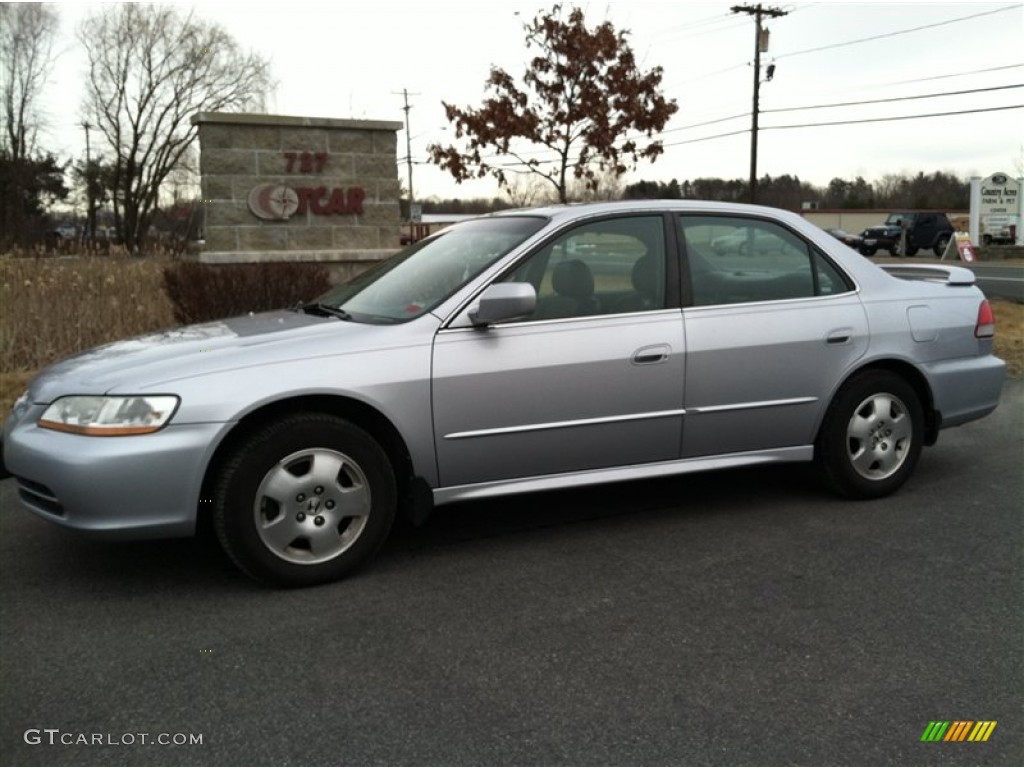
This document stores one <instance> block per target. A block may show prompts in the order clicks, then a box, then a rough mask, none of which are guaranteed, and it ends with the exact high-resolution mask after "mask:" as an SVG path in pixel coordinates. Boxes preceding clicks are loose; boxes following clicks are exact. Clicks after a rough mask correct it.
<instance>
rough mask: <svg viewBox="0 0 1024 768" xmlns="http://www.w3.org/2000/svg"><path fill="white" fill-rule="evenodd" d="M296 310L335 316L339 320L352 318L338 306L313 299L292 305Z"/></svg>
mask: <svg viewBox="0 0 1024 768" xmlns="http://www.w3.org/2000/svg"><path fill="white" fill-rule="evenodd" d="M292 310H294V311H296V312H305V313H306V314H307V315H321V316H323V317H336V318H338V319H339V320H349V321H350V320H352V315H350V314H349V313H348V312H346V311H345V310H344V309H341V308H340V307H332V306H331V305H330V304H324V303H323V302H319V301H314V302H311V303H309V304H302V303H299V304H296V305H295V306H293V307H292Z"/></svg>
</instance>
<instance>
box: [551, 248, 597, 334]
mask: <svg viewBox="0 0 1024 768" xmlns="http://www.w3.org/2000/svg"><path fill="white" fill-rule="evenodd" d="M551 284H552V287H553V288H554V289H555V294H556V295H555V296H554V297H552V298H550V299H545V300H544V301H543V302H541V303H540V304H538V306H537V314H536V315H535V316H536V317H537V318H538V319H542V320H552V319H555V318H559V317H586V316H587V315H597V314H600V312H601V304H600V302H599V301H598V300H597V297H596V296H594V275H593V274H592V273H591V272H590V267H588V266H587V265H586V264H584V263H583V262H582V261H580V260H579V259H571V260H569V261H563V262H561V263H559V264H557V265H555V268H554V270H553V271H552V273H551Z"/></svg>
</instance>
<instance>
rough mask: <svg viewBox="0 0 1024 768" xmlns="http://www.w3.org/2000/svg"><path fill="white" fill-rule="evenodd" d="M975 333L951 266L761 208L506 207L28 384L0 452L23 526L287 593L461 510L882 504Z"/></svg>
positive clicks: (977, 385) (962, 380) (970, 287)
mask: <svg viewBox="0 0 1024 768" xmlns="http://www.w3.org/2000/svg"><path fill="white" fill-rule="evenodd" d="M725 236H729V237H731V238H733V239H734V240H735V241H736V242H737V243H740V244H742V246H743V247H736V248H734V249H729V250H728V251H726V252H719V251H716V250H715V249H714V248H713V247H712V245H711V244H712V242H714V241H715V240H716V239H719V242H720V241H721V240H720V238H723V237H725ZM994 326H995V324H994V319H993V315H992V311H991V308H990V307H989V305H988V302H987V301H986V300H985V297H984V295H983V294H982V293H981V291H980V290H978V288H977V287H976V286H975V285H974V276H973V274H972V273H971V272H970V271H969V270H967V269H964V268H962V267H956V266H902V265H901V266H898V267H892V268H888V269H884V268H881V267H879V266H876V265H875V264H873V263H871V262H869V261H868V260H866V259H864V258H862V257H861V256H859V255H858V254H856V253H854V252H853V251H851V250H850V249H849V248H847V247H846V246H844V245H843V244H842V243H839V242H838V241H836V240H835V239H834V238H833V237H831V236H830V235H828V234H827V233H826V232H824V231H822V230H821V229H819V228H817V227H815V226H813V225H811V224H809V223H808V222H806V221H805V220H804V219H802V218H801V217H800V216H798V215H796V214H792V213H788V212H785V211H779V210H774V209H770V208H762V207H753V206H743V205H731V204H714V203H699V202H679V201H674V202H667V201H635V202H620V203H607V204H593V205H578V206H564V207H550V208H538V209H532V210H519V211H511V212H505V213H500V214H496V215H491V216H485V217H481V218H478V219H474V220H471V221H467V222H464V223H460V224H457V225H455V226H452V227H450V228H448V229H446V230H444V231H442V232H439V233H437V234H435V235H434V236H432V237H430V238H428V239H426V240H423V241H421V242H418V243H415V244H414V245H412V246H410V247H408V248H407V249H405V250H404V251H402V252H400V253H399V254H397V255H395V256H393V257H392V258H390V259H388V260H386V261H384V262H381V263H380V264H378V265H377V266H376V267H374V268H373V269H371V270H370V271H368V272H366V273H364V274H362V275H361V276H359V277H357V278H356V279H355V280H353V281H352V282H350V283H348V284H345V285H341V286H339V287H337V288H335V289H333V290H332V291H330V292H329V293H327V294H326V295H324V296H321V297H319V298H316V299H315V300H312V301H310V302H308V303H305V304H301V305H297V306H295V307H293V308H291V309H288V310H281V311H277V312H269V313H265V314H257V315H249V316H244V317H236V318H232V319H226V320H223V321H221V322H215V323H209V324H204V325H194V326H189V327H184V328H177V329H174V330H169V331H166V332H163V333H158V334H154V335H151V336H144V337H141V338H135V339H131V340H127V341H122V342H117V343H114V344H109V345H107V346H104V347H100V348H97V349H93V350H89V351H86V352H83V353H81V354H79V355H77V356H75V357H72V358H70V359H67V360H64V361H63V362H60V363H58V364H56V365H53V366H52V367H50V368H48V369H46V370H45V371H43V372H42V373H41V374H40V375H39V376H38V377H37V378H36V379H35V380H34V381H33V382H32V383H31V385H30V386H29V389H28V391H27V392H26V393H25V394H24V396H23V397H21V398H20V399H19V400H18V402H17V403H16V405H15V406H14V409H13V412H12V413H11V415H10V417H9V418H8V419H7V421H6V425H5V429H4V442H3V457H4V462H5V464H6V467H7V469H8V470H9V472H10V473H11V474H13V475H14V476H15V478H16V482H17V487H18V494H19V497H20V500H21V503H22V504H23V505H24V506H25V507H27V508H28V509H29V510H31V511H32V512H34V513H36V514H38V515H39V516H41V517H44V518H46V519H47V520H51V521H53V522H55V523H58V524H60V525H64V526H67V527H69V528H75V529H79V530H83V531H89V532H93V533H97V534H104V535H107V536H116V537H124V538H143V537H160V536H180V535H190V534H193V533H194V532H195V531H196V528H197V525H198V524H199V523H200V522H201V521H202V520H203V519H204V518H208V519H209V520H210V521H211V522H212V526H213V529H214V530H215V531H216V534H217V536H218V538H219V540H220V542H221V543H222V545H223V547H224V549H225V550H226V552H227V553H228V555H229V556H230V557H231V558H232V559H233V560H234V562H235V563H237V565H238V566H239V567H240V568H241V569H242V570H243V571H245V572H246V573H248V574H249V575H251V576H253V577H255V578H257V579H260V580H262V581H264V582H267V583H269V584H274V585H282V586H301V585H308V584H315V583H320V582H324V581H329V580H333V579H337V578H340V577H341V576H343V575H345V574H347V573H350V572H351V571H352V570H353V569H354V568H356V567H358V566H360V565H362V564H363V563H365V562H366V561H367V560H368V559H369V558H370V557H371V556H372V555H373V553H374V552H375V551H376V550H377V549H378V548H379V547H380V545H381V543H382V542H383V541H384V539H385V538H386V536H387V535H388V532H389V530H390V529H391V526H392V523H393V521H394V520H395V518H396V516H397V515H400V514H405V515H410V516H412V517H413V518H414V519H419V518H422V516H423V515H424V514H425V513H426V512H427V511H428V510H429V509H430V507H431V505H433V504H443V503H447V502H453V501H459V500H464V499H479V498H484V497H488V496H495V495H499V494H512V493H524V492H530V491H538V490H543V489H553V488H567V487H573V486H580V485H589V484H593V483H604V482H611V481H623V480H633V479H638V478H651V477H658V476H663V475H670V474H677V473H685V472H695V471H699V470H706V469H723V468H729V467H740V466H748V465H755V464H766V463H773V462H794V461H812V460H813V461H815V462H816V463H817V464H818V465H819V467H820V470H821V474H822V476H823V477H824V479H825V480H826V481H827V482H828V483H829V484H830V485H831V486H832V487H833V488H834V489H835V490H836V491H837V492H839V493H840V494H843V495H844V496H847V497H850V498H854V499H863V498H876V497H881V496H884V495H886V494H890V493H892V492H893V491H895V490H896V489H897V488H899V487H900V486H901V485H903V483H904V482H905V481H906V480H907V478H908V477H909V476H910V475H911V473H912V472H913V470H914V466H915V465H916V463H917V461H918V458H919V456H920V454H921V449H922V448H923V447H924V446H925V445H930V444H932V443H934V442H935V441H936V439H937V437H938V433H939V431H940V430H941V429H944V428H946V427H954V426H957V425H959V424H963V423H965V422H968V421H971V420H972V419H978V418H981V417H982V416H985V415H986V414H988V413H990V412H991V411H992V410H993V409H994V408H995V407H996V404H997V402H998V400H999V395H1000V391H1001V388H1002V382H1003V375H1004V364H1003V362H1002V361H1001V360H999V359H998V358H996V357H994V356H993V355H992V339H993V335H994V333H995V327H994Z"/></svg>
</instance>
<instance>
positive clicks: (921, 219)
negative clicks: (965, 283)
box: [860, 211, 953, 256]
mask: <svg viewBox="0 0 1024 768" xmlns="http://www.w3.org/2000/svg"><path fill="white" fill-rule="evenodd" d="M903 229H906V232H907V252H906V253H902V252H901V250H900V249H901V244H900V243H901V237H900V235H901V233H902V231H903ZM861 237H863V238H864V242H862V243H861V245H860V252H861V253H863V254H864V255H865V256H874V254H875V253H876V252H877V251H879V250H883V249H884V250H886V251H888V252H889V253H891V254H892V255H893V256H913V255H914V254H915V253H917V252H918V251H919V250H921V249H922V248H931V249H932V252H933V253H934V254H935V255H936V256H941V255H942V254H943V252H944V251H945V250H946V244H947V243H948V242H949V240H950V238H951V237H953V225H952V224H950V223H949V217H947V216H946V214H944V213H936V212H935V211H905V212H903V213H890V214H889V216H888V218H886V220H885V224H882V225H881V226H880V227H868V228H867V229H865V230H864V232H863V233H862V235H861Z"/></svg>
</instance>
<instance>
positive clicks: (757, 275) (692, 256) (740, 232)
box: [680, 216, 850, 306]
mask: <svg viewBox="0 0 1024 768" xmlns="http://www.w3.org/2000/svg"><path fill="white" fill-rule="evenodd" d="M680 224H681V233H682V238H683V242H684V243H685V247H686V258H687V263H688V266H689V283H690V291H691V295H692V300H693V304H694V305H696V306H709V305H714V304H742V303H747V302H757V301H779V300H785V299H802V298H810V297H812V296H825V295H831V294H837V293H845V292H846V291H848V290H850V285H849V283H848V282H847V281H846V279H845V278H844V277H843V276H842V273H840V272H839V270H837V269H836V268H835V267H834V266H832V264H830V263H829V261H828V260H827V259H826V258H825V257H824V256H823V255H822V254H821V253H820V252H818V251H817V250H816V249H815V248H814V247H813V246H811V245H810V244H809V243H807V242H806V241H804V240H803V239H801V238H800V237H798V236H797V235H795V234H793V233H792V232H790V231H789V230H787V229H785V228H784V227H781V226H779V225H778V224H775V223H773V222H770V221H763V220H760V219H746V218H740V217H732V216H683V217H680Z"/></svg>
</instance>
